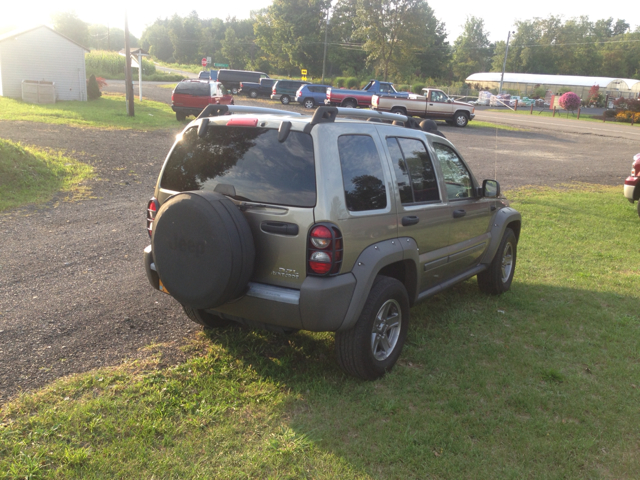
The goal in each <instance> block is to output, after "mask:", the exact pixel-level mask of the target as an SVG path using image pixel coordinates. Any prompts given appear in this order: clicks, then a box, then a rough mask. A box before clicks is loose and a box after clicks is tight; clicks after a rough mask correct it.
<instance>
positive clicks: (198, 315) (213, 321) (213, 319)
mask: <svg viewBox="0 0 640 480" xmlns="http://www.w3.org/2000/svg"><path fill="white" fill-rule="evenodd" d="M182 308H183V310H184V313H185V314H186V315H187V317H189V319H190V320H192V321H194V322H196V323H197V324H198V325H202V326H203V327H204V328H222V327H226V326H228V325H229V324H230V323H231V322H230V321H229V320H225V319H224V318H222V317H219V316H217V315H213V314H212V313H209V312H207V311H206V310H198V309H197V308H192V307H189V306H187V305H182Z"/></svg>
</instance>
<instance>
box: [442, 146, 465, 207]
mask: <svg viewBox="0 0 640 480" xmlns="http://www.w3.org/2000/svg"><path fill="white" fill-rule="evenodd" d="M433 148H434V149H435V151H436V154H437V155H438V160H439V161H440V168H442V176H443V177H444V181H445V185H446V187H447V197H449V200H457V199H461V198H470V197H473V183H472V182H471V175H470V174H469V170H467V167H466V166H465V165H464V163H463V162H462V160H461V159H460V157H458V155H457V154H456V152H454V151H453V150H452V149H451V148H449V147H448V146H447V145H443V144H441V143H435V142H434V144H433Z"/></svg>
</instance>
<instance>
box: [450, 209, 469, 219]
mask: <svg viewBox="0 0 640 480" xmlns="http://www.w3.org/2000/svg"><path fill="white" fill-rule="evenodd" d="M466 214H467V212H466V211H465V210H454V211H453V218H461V217H464V216H465V215H466Z"/></svg>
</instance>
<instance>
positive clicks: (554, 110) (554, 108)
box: [553, 105, 556, 117]
mask: <svg viewBox="0 0 640 480" xmlns="http://www.w3.org/2000/svg"><path fill="white" fill-rule="evenodd" d="M553 116H554V117H555V116H556V106H555V105H554V106H553Z"/></svg>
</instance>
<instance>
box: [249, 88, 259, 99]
mask: <svg viewBox="0 0 640 480" xmlns="http://www.w3.org/2000/svg"><path fill="white" fill-rule="evenodd" d="M249 96H250V97H251V98H258V92H257V91H255V90H250V91H249Z"/></svg>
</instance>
